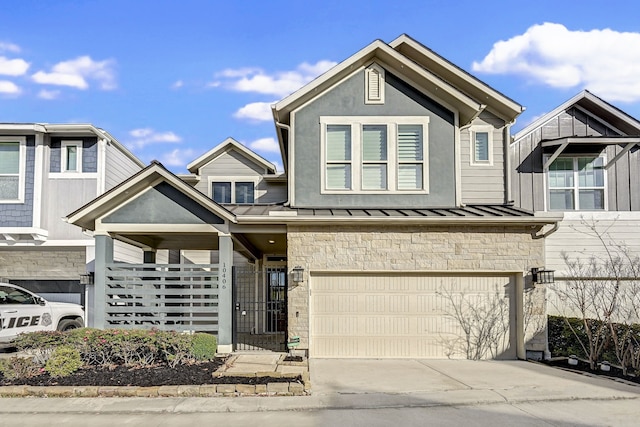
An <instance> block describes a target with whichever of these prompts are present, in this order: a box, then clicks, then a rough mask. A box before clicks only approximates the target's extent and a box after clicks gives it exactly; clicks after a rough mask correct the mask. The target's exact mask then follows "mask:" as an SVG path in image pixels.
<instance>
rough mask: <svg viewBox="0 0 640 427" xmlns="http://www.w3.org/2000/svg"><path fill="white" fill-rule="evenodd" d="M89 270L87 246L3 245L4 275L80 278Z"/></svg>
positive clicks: (0, 264)
mask: <svg viewBox="0 0 640 427" xmlns="http://www.w3.org/2000/svg"><path fill="white" fill-rule="evenodd" d="M85 271H86V255H85V248H84V247H79V248H69V249H61V248H56V249H53V248H52V249H49V250H42V249H37V250H18V249H17V248H12V249H0V277H3V278H7V279H15V280H35V279H43V280H55V279H67V280H78V279H79V278H80V277H79V276H80V274H84V273H85Z"/></svg>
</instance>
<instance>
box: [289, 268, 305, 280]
mask: <svg viewBox="0 0 640 427" xmlns="http://www.w3.org/2000/svg"><path fill="white" fill-rule="evenodd" d="M291 273H292V274H291V276H292V277H291V278H292V279H293V283H300V282H302V281H304V268H302V267H300V266H299V265H296V266H295V267H293V270H291Z"/></svg>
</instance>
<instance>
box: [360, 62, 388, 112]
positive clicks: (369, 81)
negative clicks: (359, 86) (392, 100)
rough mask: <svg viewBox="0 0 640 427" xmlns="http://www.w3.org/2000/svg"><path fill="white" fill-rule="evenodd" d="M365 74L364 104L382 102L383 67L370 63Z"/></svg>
mask: <svg viewBox="0 0 640 427" xmlns="http://www.w3.org/2000/svg"><path fill="white" fill-rule="evenodd" d="M365 75H366V78H365V80H366V82H365V85H366V87H365V93H366V95H365V100H364V102H365V104H384V69H383V68H382V67H380V66H379V65H377V64H371V66H369V67H368V68H367V69H366V72H365Z"/></svg>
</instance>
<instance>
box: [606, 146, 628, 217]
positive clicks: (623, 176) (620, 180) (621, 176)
mask: <svg viewBox="0 0 640 427" xmlns="http://www.w3.org/2000/svg"><path fill="white" fill-rule="evenodd" d="M612 148H613V150H612V151H613V153H614V154H618V153H619V152H620V151H622V148H621V147H619V146H617V145H614V146H612ZM611 158H612V157H607V159H611ZM629 176H630V175H629V156H628V155H624V156H623V157H622V158H621V159H620V160H618V161H617V162H616V175H615V178H616V179H615V181H616V199H617V200H616V202H617V203H616V204H617V209H616V210H618V211H629V210H631V202H630V200H629Z"/></svg>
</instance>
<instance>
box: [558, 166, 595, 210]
mask: <svg viewBox="0 0 640 427" xmlns="http://www.w3.org/2000/svg"><path fill="white" fill-rule="evenodd" d="M603 165H604V159H603V158H602V157H595V156H589V157H558V158H557V159H555V160H554V161H553V162H552V163H551V165H550V166H549V172H548V186H549V192H548V197H549V209H550V210H564V211H568V210H603V209H605V206H606V205H605V203H606V184H605V179H606V176H605V171H604V167H603Z"/></svg>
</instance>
